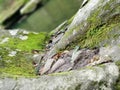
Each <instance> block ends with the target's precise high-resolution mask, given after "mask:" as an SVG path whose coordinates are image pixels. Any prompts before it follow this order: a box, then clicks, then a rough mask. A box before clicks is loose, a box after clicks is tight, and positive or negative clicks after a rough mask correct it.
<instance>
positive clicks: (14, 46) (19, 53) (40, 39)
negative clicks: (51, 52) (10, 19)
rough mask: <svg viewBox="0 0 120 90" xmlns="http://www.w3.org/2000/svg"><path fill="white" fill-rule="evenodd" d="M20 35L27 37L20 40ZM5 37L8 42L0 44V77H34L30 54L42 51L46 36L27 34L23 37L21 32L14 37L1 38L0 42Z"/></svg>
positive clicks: (42, 34)
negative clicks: (34, 51) (33, 51)
mask: <svg viewBox="0 0 120 90" xmlns="http://www.w3.org/2000/svg"><path fill="white" fill-rule="evenodd" d="M18 32H19V31H18ZM6 33H7V31H6ZM21 35H23V36H28V38H27V39H26V40H21V39H20V38H19V36H21ZM6 37H7V38H9V39H8V41H7V42H5V43H1V44H0V51H1V52H0V56H1V57H0V59H1V60H0V73H1V75H0V76H1V77H6V76H8V77H9V76H10V77H21V76H25V77H33V76H35V71H34V67H33V65H32V53H31V52H32V50H38V51H43V50H44V47H45V41H46V38H47V34H46V33H32V32H29V34H26V35H25V34H23V33H22V31H21V32H19V33H18V34H17V35H15V36H9V35H7V36H3V37H1V38H0V41H2V40H3V39H4V38H6ZM11 54H13V55H11Z"/></svg>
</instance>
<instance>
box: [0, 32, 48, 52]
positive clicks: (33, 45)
mask: <svg viewBox="0 0 120 90" xmlns="http://www.w3.org/2000/svg"><path fill="white" fill-rule="evenodd" d="M45 40H46V33H39V34H34V33H30V34H29V35H28V39H27V40H21V39H19V38H14V37H13V38H10V39H9V41H8V42H7V43H5V44H1V45H0V46H2V47H3V46H4V47H9V48H16V49H20V50H22V51H31V50H32V49H38V50H42V49H43V48H44V47H45ZM8 45H9V46H8Z"/></svg>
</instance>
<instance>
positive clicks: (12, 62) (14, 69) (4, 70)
mask: <svg viewBox="0 0 120 90" xmlns="http://www.w3.org/2000/svg"><path fill="white" fill-rule="evenodd" d="M10 51H11V50H10V49H8V48H1V52H0V55H1V60H0V73H1V75H0V76H1V77H4V76H13V77H18V76H26V77H27V76H35V74H34V68H33V66H32V60H30V59H27V58H25V55H24V53H25V52H21V51H19V52H17V54H16V55H15V56H14V57H10V56H8V54H9V52H10Z"/></svg>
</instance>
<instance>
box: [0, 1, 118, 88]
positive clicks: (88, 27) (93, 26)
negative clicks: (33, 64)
mask: <svg viewBox="0 0 120 90" xmlns="http://www.w3.org/2000/svg"><path fill="white" fill-rule="evenodd" d="M61 27H62V26H61ZM59 29H60V28H59ZM119 39H120V0H88V1H87V0H84V3H83V4H82V6H81V8H80V9H79V11H78V12H77V14H76V15H75V16H74V18H73V20H72V22H71V23H70V25H66V26H64V27H63V28H61V29H60V30H56V31H54V32H52V36H51V39H50V41H49V43H48V45H46V46H47V47H46V53H45V54H44V55H43V58H42V60H41V63H42V66H40V70H39V73H40V74H48V75H43V76H40V77H38V78H18V79H16V80H14V79H11V78H5V79H0V89H1V90H26V89H28V90H119V89H120V88H119V87H120V64H119V63H120V55H119V53H120V40H119ZM72 45H73V46H72ZM75 46H78V47H79V48H75V49H74V47H75ZM61 49H62V50H61ZM60 50H61V51H60ZM40 65H41V64H40ZM76 69H77V70H76ZM70 70H71V71H70ZM63 71H66V72H63ZM53 72H56V73H54V74H53ZM57 72H61V73H57ZM51 73H52V74H51ZM8 81H9V82H8ZM11 83H12V84H11Z"/></svg>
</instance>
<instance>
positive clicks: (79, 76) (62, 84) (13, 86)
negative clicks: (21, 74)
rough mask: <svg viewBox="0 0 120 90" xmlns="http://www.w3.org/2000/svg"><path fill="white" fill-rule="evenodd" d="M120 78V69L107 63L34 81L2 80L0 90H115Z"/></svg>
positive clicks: (25, 79) (0, 80) (22, 79)
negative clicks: (119, 77)
mask: <svg viewBox="0 0 120 90" xmlns="http://www.w3.org/2000/svg"><path fill="white" fill-rule="evenodd" d="M118 76H119V70H118V67H117V66H116V65H115V64H114V63H107V64H104V65H103V66H94V67H90V68H89V67H88V68H85V69H81V70H75V71H71V72H66V73H61V74H53V75H47V76H41V77H39V78H34V79H33V78H31V79H27V78H19V79H17V80H14V79H10V78H7V79H0V90H99V89H100V90H113V88H114V86H113V85H114V84H115V82H116V80H117V78H118Z"/></svg>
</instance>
